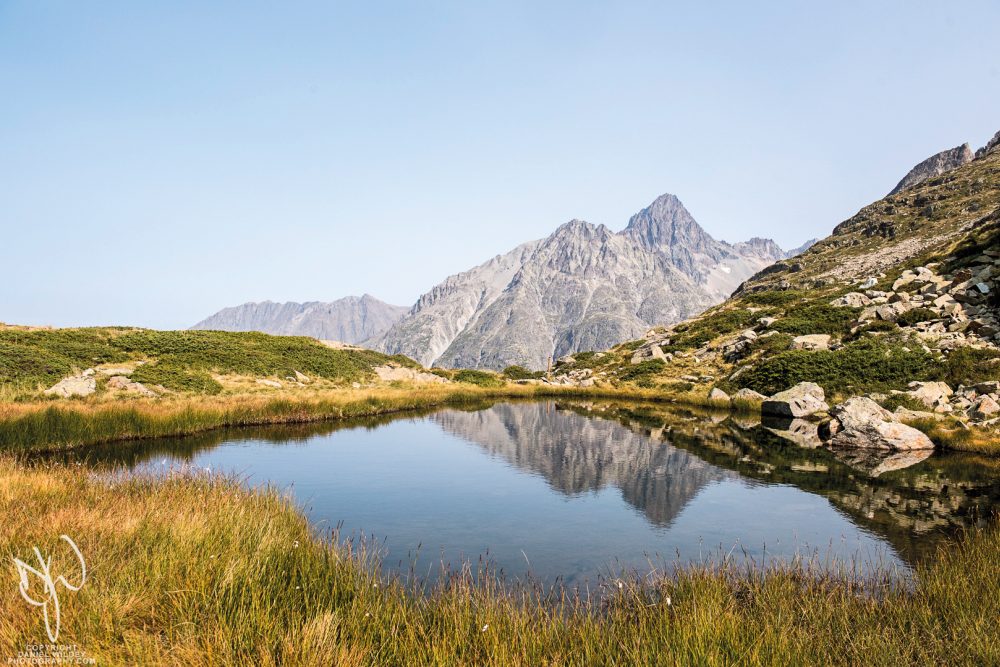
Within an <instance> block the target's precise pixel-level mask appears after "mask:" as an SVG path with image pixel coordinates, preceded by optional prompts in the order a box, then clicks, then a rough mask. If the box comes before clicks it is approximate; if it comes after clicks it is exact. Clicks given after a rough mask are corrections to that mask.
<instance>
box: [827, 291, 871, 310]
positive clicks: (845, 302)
mask: <svg viewBox="0 0 1000 667" xmlns="http://www.w3.org/2000/svg"><path fill="white" fill-rule="evenodd" d="M830 305H831V306H836V307H840V308H843V307H847V308H864V307H865V306H870V305H872V300H871V299H869V298H868V297H867V296H865V295H864V294H862V293H861V292H851V293H849V294H845V295H844V296H842V297H840V298H838V299H834V300H833V301H831V302H830Z"/></svg>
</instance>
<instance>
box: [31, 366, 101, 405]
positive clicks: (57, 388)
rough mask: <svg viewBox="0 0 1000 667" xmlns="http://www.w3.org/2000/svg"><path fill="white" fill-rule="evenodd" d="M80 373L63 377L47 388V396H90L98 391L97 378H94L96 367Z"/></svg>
mask: <svg viewBox="0 0 1000 667" xmlns="http://www.w3.org/2000/svg"><path fill="white" fill-rule="evenodd" d="M88 370H89V371H90V373H89V374H87V371H84V372H83V373H81V374H80V375H74V376H72V377H68V378H63V379H62V380H60V381H59V382H57V383H56V384H54V385H53V386H51V387H49V388H48V389H46V390H45V392H44V393H45V395H47V396H60V397H62V398H69V397H70V396H90V395H91V394H93V393H94V392H95V391H97V380H96V379H94V369H93V368H90V369H88Z"/></svg>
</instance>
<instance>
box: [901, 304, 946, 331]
mask: <svg viewBox="0 0 1000 667" xmlns="http://www.w3.org/2000/svg"><path fill="white" fill-rule="evenodd" d="M939 317H940V315H938V314H937V313H935V312H934V311H933V310H931V309H930V308H924V307H920V308H913V309H912V310H908V311H906V312H905V313H903V314H902V315H900V316H899V317H897V318H896V324H897V325H899V326H901V327H912V326H913V325H914V324H919V323H920V322H930V321H931V320H936V319H938V318H939Z"/></svg>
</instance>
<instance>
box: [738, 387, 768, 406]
mask: <svg viewBox="0 0 1000 667" xmlns="http://www.w3.org/2000/svg"><path fill="white" fill-rule="evenodd" d="M766 399H767V396H765V395H764V394H761V393H759V392H756V391H754V390H753V389H748V388H746V387H744V388H743V389H740V390H739V391H737V392H736V393H735V394H733V400H734V401H749V402H753V403H762V402H763V401H764V400H766Z"/></svg>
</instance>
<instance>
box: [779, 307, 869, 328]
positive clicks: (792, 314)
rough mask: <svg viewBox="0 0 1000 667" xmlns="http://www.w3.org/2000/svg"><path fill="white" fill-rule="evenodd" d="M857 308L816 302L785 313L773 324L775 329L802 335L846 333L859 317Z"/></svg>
mask: <svg viewBox="0 0 1000 667" xmlns="http://www.w3.org/2000/svg"><path fill="white" fill-rule="evenodd" d="M858 312H859V310H858V309H857V308H845V307H837V306H831V305H829V304H825V303H814V304H811V305H807V306H804V307H802V308H797V309H795V310H791V311H788V312H786V313H785V316H784V317H782V318H781V319H779V320H778V321H777V322H775V323H774V324H773V325H771V328H772V329H774V330H775V331H782V332H784V333H788V334H792V335H795V336H801V335H805V334H831V335H833V334H841V335H843V334H846V333H848V332H849V331H850V330H851V326H852V325H853V324H854V322H855V320H856V319H857V317H858Z"/></svg>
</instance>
